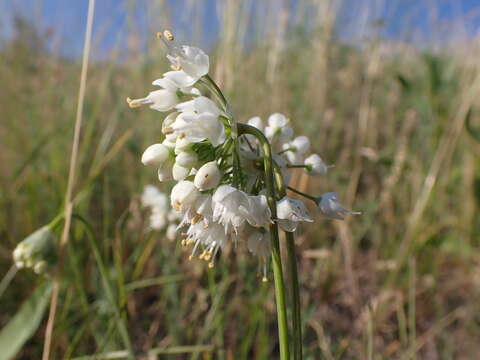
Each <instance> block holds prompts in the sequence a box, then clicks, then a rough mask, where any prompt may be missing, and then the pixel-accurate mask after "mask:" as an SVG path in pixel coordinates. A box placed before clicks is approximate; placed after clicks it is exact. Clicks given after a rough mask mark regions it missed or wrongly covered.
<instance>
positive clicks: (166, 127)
mask: <svg viewBox="0 0 480 360" xmlns="http://www.w3.org/2000/svg"><path fill="white" fill-rule="evenodd" d="M177 116H178V112H172V113H170V114H168V115H167V117H166V118H165V119H164V120H163V123H162V133H163V134H164V135H165V139H166V140H168V141H169V142H171V143H175V141H176V140H177V136H178V134H177V133H176V132H175V131H174V130H173V129H172V127H171V126H172V124H173V123H174V122H175V120H176V119H177Z"/></svg>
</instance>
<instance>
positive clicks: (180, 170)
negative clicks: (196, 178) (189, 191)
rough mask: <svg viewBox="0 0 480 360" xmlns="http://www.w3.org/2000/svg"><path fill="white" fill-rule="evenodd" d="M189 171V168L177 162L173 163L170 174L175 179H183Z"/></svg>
mask: <svg viewBox="0 0 480 360" xmlns="http://www.w3.org/2000/svg"><path fill="white" fill-rule="evenodd" d="M189 173H190V169H189V168H186V167H183V166H181V165H179V164H178V163H177V162H175V164H174V165H173V168H172V175H173V179H174V180H175V181H180V180H185V178H186V177H187V176H188V174H189Z"/></svg>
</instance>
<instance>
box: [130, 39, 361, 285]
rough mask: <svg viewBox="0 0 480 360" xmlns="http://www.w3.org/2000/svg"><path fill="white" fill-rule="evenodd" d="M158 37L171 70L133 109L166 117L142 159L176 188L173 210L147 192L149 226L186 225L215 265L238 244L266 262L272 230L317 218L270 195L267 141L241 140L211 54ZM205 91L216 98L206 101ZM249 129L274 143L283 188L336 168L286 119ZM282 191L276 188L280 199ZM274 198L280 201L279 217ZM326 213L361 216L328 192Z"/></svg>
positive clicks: (190, 241)
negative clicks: (302, 175)
mask: <svg viewBox="0 0 480 360" xmlns="http://www.w3.org/2000/svg"><path fill="white" fill-rule="evenodd" d="M158 37H159V38H160V39H161V40H162V41H163V43H164V44H165V46H166V48H167V51H168V53H167V58H168V60H169V61H170V63H171V67H172V71H167V72H165V73H164V74H163V75H162V76H161V77H160V78H159V79H157V80H155V81H153V85H154V86H158V87H159V88H160V89H158V90H155V91H152V92H150V93H149V94H148V95H147V96H146V97H145V98H140V99H136V100H129V105H130V106H131V107H137V106H140V105H142V104H149V105H150V107H151V108H152V109H154V110H157V111H161V112H166V113H167V116H166V118H165V120H164V122H163V124H162V135H163V136H165V139H164V140H163V141H160V142H158V143H156V144H153V145H151V146H149V147H148V148H147V149H146V150H145V152H144V153H143V155H142V159H141V160H142V163H143V164H145V165H148V166H155V167H157V169H158V172H157V173H158V179H159V180H160V181H170V180H174V181H176V184H175V185H174V186H173V188H172V190H171V193H170V206H171V207H170V206H169V205H168V201H166V200H165V197H166V195H164V194H162V193H160V192H159V191H158V189H156V188H153V187H146V188H145V191H144V194H143V196H142V201H143V203H144V205H145V206H147V207H149V208H150V209H151V215H150V227H151V228H152V229H156V230H165V229H167V228H168V233H170V234H172V233H173V230H172V229H173V227H172V226H171V225H172V224H176V223H179V224H178V230H179V232H181V233H182V234H183V236H184V238H183V240H182V244H183V245H193V251H192V255H191V256H199V257H200V258H201V259H203V260H207V261H208V263H209V264H210V266H212V264H213V259H214V258H215V256H216V255H217V254H218V253H219V252H220V251H221V249H223V248H225V246H229V244H234V245H237V242H238V241H239V240H240V241H242V242H243V241H245V242H246V245H247V247H248V249H249V250H250V251H251V252H252V253H253V254H255V255H257V256H258V257H259V259H260V262H261V263H262V264H266V259H267V258H268V254H269V252H270V251H271V247H270V243H269V241H268V240H267V239H268V237H269V236H270V235H269V233H270V232H269V231H268V230H267V229H268V228H269V226H271V225H272V224H278V225H279V226H280V227H281V229H282V230H284V231H287V232H293V231H295V230H296V229H297V228H298V226H299V224H300V223H302V222H312V221H313V219H312V218H311V217H310V216H309V215H308V211H307V207H306V206H305V204H304V202H303V201H302V200H300V199H294V198H290V197H287V196H283V195H282V196H278V194H268V191H267V185H266V184H267V175H266V172H265V171H266V169H265V167H264V164H263V156H264V151H263V149H262V146H263V145H262V144H263V143H262V141H263V140H262V141H260V139H259V138H258V137H257V136H254V135H252V133H251V132H250V134H249V135H247V136H241V137H239V138H237V135H236V134H237V127H236V122H235V120H234V118H233V115H232V113H231V112H230V111H229V110H228V109H229V106H228V104H227V101H226V99H225V97H224V95H223V94H222V92H221V90H220V89H219V88H218V86H217V85H216V84H215V83H214V81H213V80H212V79H211V78H210V77H209V75H208V71H209V66H210V64H209V58H208V55H207V54H206V53H205V52H204V51H202V50H201V49H199V48H196V47H193V46H188V45H181V44H178V43H177V42H176V41H175V39H174V36H173V34H172V33H171V32H169V31H164V32H163V33H159V34H158ZM204 90H207V91H208V93H210V94H214V95H215V98H212V99H210V98H209V97H207V96H206V94H207V93H205V92H204ZM248 124H249V125H251V126H253V127H254V128H255V129H258V130H257V131H258V133H260V134H262V133H264V134H265V137H266V138H267V139H268V141H270V142H271V144H272V145H271V148H272V149H273V151H274V152H273V154H272V157H273V164H274V166H275V168H276V169H277V170H278V171H279V176H281V177H282V178H283V180H282V182H281V183H282V184H288V181H289V179H290V178H291V175H292V173H293V172H295V171H297V170H296V169H295V168H303V169H304V170H305V171H306V172H307V173H308V174H311V175H324V174H326V173H327V170H328V168H330V166H329V165H326V164H325V163H324V162H323V160H322V158H321V157H320V156H319V155H317V154H312V153H310V148H311V143H310V140H309V138H308V137H306V136H296V137H294V131H293V128H292V127H291V125H290V120H289V119H288V118H287V117H286V116H285V115H283V114H281V113H273V114H271V115H270V116H269V117H268V121H267V122H266V124H265V125H264V122H263V121H262V119H261V118H260V117H258V116H256V117H252V118H250V119H249V120H248ZM232 126H233V127H234V128H232ZM265 141H267V140H265ZM278 186H279V185H278V184H277V189H275V188H274V189H273V190H274V191H279V193H280V190H281V189H280V188H278ZM267 195H270V196H272V195H273V197H274V198H276V200H277V202H276V209H275V210H276V213H277V214H276V216H275V218H272V211H273V210H271V209H272V208H271V206H269V205H268V201H267ZM307 197H308V198H309V199H316V198H314V197H312V196H308V195H307ZM149 199H150V200H149ZM319 207H320V210H321V212H322V214H323V215H325V216H326V217H329V218H332V219H343V215H345V214H353V213H355V212H350V211H349V210H346V209H345V208H343V207H342V206H341V205H340V203H339V202H338V200H337V198H336V197H332V196H329V195H327V194H326V195H322V200H321V201H320V202H319ZM170 209H172V210H170ZM172 211H174V212H177V213H178V215H177V217H176V218H175V220H174V221H173V222H172V221H169V220H168V219H169V217H170V216H171V212H172ZM180 219H181V220H180ZM172 236H173V235H172ZM265 269H266V268H265ZM264 277H266V273H265V271H264Z"/></svg>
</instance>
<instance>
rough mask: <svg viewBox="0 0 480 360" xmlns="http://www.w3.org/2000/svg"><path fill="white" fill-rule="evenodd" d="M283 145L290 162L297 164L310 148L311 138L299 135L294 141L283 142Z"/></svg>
mask: <svg viewBox="0 0 480 360" xmlns="http://www.w3.org/2000/svg"><path fill="white" fill-rule="evenodd" d="M282 147H283V150H284V152H285V156H286V157H287V159H288V161H289V162H290V164H294V165H297V164H299V163H300V162H301V161H302V158H303V155H304V154H305V153H306V152H307V151H308V150H309V149H310V140H309V139H308V137H306V136H298V137H296V138H295V139H293V141H291V142H289V143H285V144H283V146H282Z"/></svg>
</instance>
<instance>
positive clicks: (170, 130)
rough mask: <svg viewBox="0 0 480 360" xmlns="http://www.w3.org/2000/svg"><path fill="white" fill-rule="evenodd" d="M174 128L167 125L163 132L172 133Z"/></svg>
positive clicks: (165, 133)
mask: <svg viewBox="0 0 480 360" xmlns="http://www.w3.org/2000/svg"><path fill="white" fill-rule="evenodd" d="M173 132H174V130H173V129H172V128H171V127H167V128H165V129H162V133H163V134H164V135H170V134H173Z"/></svg>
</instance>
